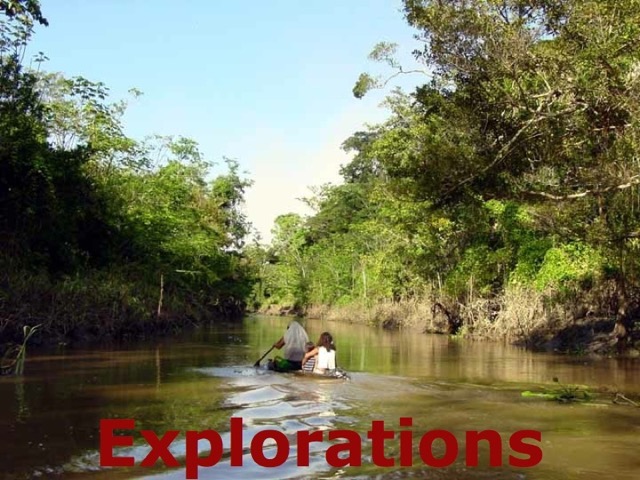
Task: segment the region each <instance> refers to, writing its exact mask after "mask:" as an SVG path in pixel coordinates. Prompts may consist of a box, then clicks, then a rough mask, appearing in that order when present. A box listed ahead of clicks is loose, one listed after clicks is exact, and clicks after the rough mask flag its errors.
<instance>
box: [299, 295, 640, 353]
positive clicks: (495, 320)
mask: <svg viewBox="0 0 640 480" xmlns="http://www.w3.org/2000/svg"><path fill="white" fill-rule="evenodd" d="M582 300H583V301H579V300H578V299H577V298H574V299H573V300H572V301H569V300H568V299H567V301H566V302H565V303H558V302H557V301H556V302H554V301H553V299H552V298H550V297H549V296H547V295H545V294H543V293H540V292H538V291H536V290H534V289H528V288H522V287H512V288H508V289H507V290H506V291H505V292H504V293H502V294H500V295H497V296H496V297H495V298H492V299H487V298H481V297H476V298H472V299H469V300H467V301H466V302H459V301H455V300H453V299H452V298H450V297H447V296H439V295H435V294H434V295H423V296H421V297H420V298H414V299H409V300H399V301H393V302H392V301H386V302H376V303H373V304H367V303H364V302H353V303H349V304H346V305H312V306H309V307H307V308H306V309H305V310H304V315H305V316H307V317H309V318H323V319H327V320H332V321H344V322H349V323H360V324H367V325H372V326H375V327H382V328H389V329H397V328H402V329H406V328H409V329H415V330H417V331H421V332H423V333H437V334H449V335H456V336H462V337H467V338H472V339H483V340H493V341H508V342H511V343H514V344H517V345H522V346H525V347H527V348H530V349H533V350H549V351H556V352H562V353H569V354H594V355H625V356H633V357H635V356H639V355H640V322H638V321H636V322H635V323H634V325H633V328H632V329H631V330H630V331H629V332H628V334H627V335H626V336H625V337H621V336H620V335H619V334H618V332H617V329H616V317H615V315H614V314H613V312H606V311H603V310H599V311H598V310H595V311H594V310H591V309H588V308H586V307H585V305H584V304H583V302H584V300H586V299H584V298H583V299H582Z"/></svg>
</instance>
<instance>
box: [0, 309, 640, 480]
mask: <svg viewBox="0 0 640 480" xmlns="http://www.w3.org/2000/svg"><path fill="white" fill-rule="evenodd" d="M288 321H289V320H288V319H285V318H275V317H248V318H246V319H245V320H244V321H243V322H241V323H237V324H226V325H223V324H221V325H219V326H216V327H213V328H208V329H203V330H201V331H197V332H191V333H189V334H185V335H183V336H181V337H175V338H171V339H163V340H158V341H155V342H152V343H139V344H135V345H134V344H131V345H127V346H126V347H119V348H115V347H112V348H92V349H87V350H82V349H73V350H67V351H60V352H56V353H48V354H43V353H38V352H30V354H29V356H28V359H27V363H26V367H25V376H24V377H22V378H15V377H0V479H1V480H8V479H18V480H21V479H32V478H47V479H48V478H54V479H58V478H59V479H96V480H99V479H111V478H113V479H131V478H151V479H162V480H174V479H184V478H185V476H186V474H185V468H184V467H183V466H181V467H178V468H165V467H163V466H162V465H161V463H160V462H159V463H158V464H156V466H154V467H148V468H146V467H141V466H139V465H138V464H139V463H140V461H141V460H142V459H143V458H145V456H146V455H147V454H148V453H149V451H150V448H149V446H148V444H147V442H146V441H145V440H144V438H142V437H141V435H140V434H139V433H138V432H139V430H143V429H146V430H153V431H155V432H156V433H157V434H158V436H161V435H162V434H164V432H166V431H167V430H179V431H180V432H181V433H180V434H179V435H178V437H177V438H176V440H175V441H173V442H172V444H171V446H170V450H171V452H172V454H173V455H174V456H175V457H176V458H177V459H178V461H179V462H180V464H181V465H182V464H184V456H185V450H186V442H185V437H184V432H185V431H187V430H198V431H202V430H207V429H212V430H215V431H217V432H219V434H220V435H221V437H222V439H223V444H224V449H225V450H224V452H223V455H222V458H221V460H220V461H219V462H218V463H217V464H216V465H214V466H211V467H201V468H200V469H199V478H201V479H218V478H220V479H228V478H241V479H242V478H246V479H254V478H255V479H257V478H260V479H283V478H351V479H365V478H378V479H396V478H398V479H400V478H427V479H436V480H437V479H463V478H464V479H514V480H515V479H517V480H529V479H530V480H535V479H550V480H555V479H558V480H560V479H563V480H564V479H584V480H590V479H594V480H595V479H601V478H603V477H605V476H606V477H609V478H615V479H623V480H624V479H629V480H631V479H636V480H637V479H640V408H635V407H633V406H630V405H629V406H625V405H615V404H613V403H612V401H611V400H612V398H613V394H612V393H607V392H615V391H620V392H624V393H625V394H627V395H638V394H639V393H640V381H639V380H640V361H638V360H630V359H626V360H620V359H618V360H616V359H599V360H593V359H587V358H575V357H573V358H572V357H565V356H559V355H552V354H541V353H531V352H527V351H525V350H523V349H519V348H516V347H512V346H506V345H502V344H497V343H489V342H472V341H466V340H460V339H451V338H447V337H445V336H433V335H422V334H419V333H416V332H403V331H400V332H388V331H383V330H377V329H374V328H370V327H366V326H360V325H349V324H346V323H336V324H333V323H328V322H322V321H319V320H318V321H314V320H308V321H306V322H304V323H305V326H306V328H307V330H308V331H309V333H310V336H311V337H312V338H313V339H315V338H317V337H318V336H319V334H320V333H321V332H322V331H324V330H329V331H331V332H332V333H333V334H334V337H335V339H336V344H337V347H338V362H339V365H340V366H342V367H344V368H345V369H347V370H348V371H349V372H350V374H351V380H350V381H334V380H324V379H321V380H317V379H310V378H301V377H300V376H297V375H293V374H275V373H272V372H268V371H266V370H263V369H254V368H253V367H252V365H253V363H254V362H255V361H256V360H257V359H258V358H259V357H260V356H261V355H262V354H263V353H264V352H265V351H266V350H268V349H269V347H270V346H271V344H272V343H273V342H274V341H275V340H277V338H278V337H279V336H280V335H281V334H282V332H283V330H284V328H285V327H286V324H287V322H288ZM270 356H272V355H270ZM263 364H264V362H263ZM554 377H557V378H558V379H559V380H560V382H562V383H563V384H571V385H582V386H584V387H586V388H588V389H589V390H590V391H591V392H600V393H597V394H596V395H595V399H594V401H592V402H590V403H587V404H558V403H556V402H553V401H548V400H544V399H541V398H526V397H523V396H522V395H521V392H522V391H524V390H532V391H543V390H545V389H553V388H557V384H555V383H554V382H553V378H554ZM231 417H241V418H242V421H243V428H242V442H243V443H242V457H240V458H242V466H231V464H230V463H231V462H230V457H229V450H228V448H229V438H230V433H229V432H230V427H229V424H230V418H231ZM402 417H409V418H411V419H412V423H413V425H412V427H400V426H399V419H400V418H402ZM116 418H117V419H122V418H132V419H134V420H135V427H136V428H135V431H134V432H131V431H120V432H119V433H121V434H131V435H133V437H134V444H133V446H131V447H116V448H115V449H114V454H115V455H116V456H133V457H134V458H135V462H136V466H134V467H131V468H129V467H114V468H101V467H100V454H99V448H100V438H99V423H100V420H101V419H116ZM376 420H382V421H384V422H385V427H386V428H387V429H389V430H394V431H399V430H405V431H406V430H412V431H413V439H414V441H413V450H412V458H413V460H412V462H411V463H413V465H411V466H399V460H396V466H394V467H381V466H377V465H375V462H374V461H373V459H372V451H371V442H370V441H369V440H367V431H368V430H369V429H370V428H371V425H372V422H373V421H376ZM266 429H272V430H278V431H280V432H283V433H284V434H285V435H286V438H287V439H289V440H290V444H291V449H290V452H289V455H288V457H287V459H286V461H284V463H283V464H282V465H280V466H278V467H262V466H259V465H258V464H257V463H256V462H255V461H254V460H253V458H252V456H251V452H250V449H249V446H250V443H251V439H252V438H253V436H254V435H255V434H256V433H257V432H260V431H263V430H266ZM336 429H343V430H350V431H354V432H357V433H358V434H359V435H360V436H361V438H362V454H361V458H362V465H361V466H355V467H349V466H347V467H341V468H337V467H332V466H331V465H330V464H329V461H328V460H327V458H326V456H325V455H326V451H327V449H328V448H329V447H330V446H331V445H332V442H329V441H328V439H327V437H326V436H324V437H323V438H324V440H325V441H324V442H316V443H312V444H311V445H310V453H309V466H305V467H302V466H298V465H297V450H296V438H297V433H298V432H301V431H318V430H320V431H323V432H325V433H326V432H328V431H332V430H336ZM434 429H442V430H447V431H449V432H452V433H453V434H454V435H455V437H456V439H457V440H458V443H459V455H458V457H457V460H456V461H455V462H454V463H453V464H452V465H451V466H448V467H446V468H434V467H430V466H427V465H425V463H424V462H423V460H422V458H421V456H420V452H419V449H418V445H419V442H420V438H421V437H422V435H423V434H425V433H426V432H428V431H431V430H434ZM487 429H490V430H495V431H497V432H499V434H500V436H501V438H502V439H503V451H502V459H503V462H502V466H493V467H491V466H489V460H488V459H489V453H490V452H489V450H488V447H487V445H486V444H481V448H480V461H479V466H477V467H475V466H467V465H466V463H465V443H464V442H465V432H467V431H470V430H487ZM519 430H537V431H540V432H541V435H542V441H541V442H540V444H539V447H540V449H541V451H542V455H543V457H542V461H541V462H540V463H539V464H538V465H537V466H535V467H532V468H517V467H512V466H509V463H508V458H509V455H510V453H512V452H511V451H510V449H509V442H508V440H509V437H510V435H511V434H513V433H514V432H516V431H519ZM534 443H535V442H534ZM384 447H385V449H384V453H383V454H384V455H385V456H386V457H388V458H396V459H398V458H399V449H400V443H399V440H398V437H395V438H394V439H390V440H386V441H385V443H384ZM200 450H201V453H200V454H201V455H202V456H206V455H207V454H208V452H207V443H206V442H201V443H200ZM433 452H434V455H435V456H437V457H438V456H440V457H441V456H442V455H444V454H445V447H444V444H443V443H442V442H441V441H437V442H435V443H434V444H433ZM275 454H276V446H275V445H274V444H272V443H270V442H267V443H265V451H264V455H265V456H266V457H267V458H271V457H273V456H274V455H275Z"/></svg>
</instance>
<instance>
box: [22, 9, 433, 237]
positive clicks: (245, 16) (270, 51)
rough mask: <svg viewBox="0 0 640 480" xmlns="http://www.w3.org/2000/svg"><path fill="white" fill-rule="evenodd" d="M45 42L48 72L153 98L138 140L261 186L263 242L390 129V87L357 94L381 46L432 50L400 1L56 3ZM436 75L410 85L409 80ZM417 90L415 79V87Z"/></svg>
mask: <svg viewBox="0 0 640 480" xmlns="http://www.w3.org/2000/svg"><path fill="white" fill-rule="evenodd" d="M41 4H42V10H43V13H44V15H45V17H46V18H47V19H48V20H49V23H50V26H49V27H47V28H43V27H38V28H37V30H36V35H35V37H34V39H33V41H32V43H31V47H30V50H31V51H33V52H37V51H43V52H44V53H45V54H46V55H47V56H48V57H49V59H50V60H49V61H48V62H47V64H46V65H45V68H46V69H47V70H49V71H60V72H63V73H64V74H65V75H67V76H75V75H82V76H84V77H86V78H88V79H90V80H93V81H102V82H104V83H105V84H106V85H107V86H108V87H109V88H110V89H111V92H112V94H113V97H114V98H115V99H117V98H122V97H125V96H126V92H127V91H128V89H129V88H132V87H135V88H138V89H140V90H141V91H142V92H143V93H144V95H143V96H142V97H140V98H139V99H137V100H135V101H134V102H132V104H131V105H130V107H129V110H128V112H127V114H126V116H125V118H124V123H125V130H126V132H127V134H129V135H130V136H132V137H134V138H143V137H144V136H146V135H150V134H161V135H183V136H187V137H190V138H193V139H194V140H196V141H197V142H198V143H199V144H200V147H201V150H202V151H203V152H204V154H205V155H206V156H207V158H208V159H210V160H214V161H221V160H222V157H223V156H226V157H231V158H234V159H236V160H238V162H239V163H240V165H241V168H242V170H243V171H246V172H247V173H248V177H249V178H251V179H252V180H253V181H254V186H253V187H252V188H251V190H250V191H249V192H247V195H246V206H245V210H246V212H247V215H248V216H249V220H250V221H251V222H252V223H253V225H254V226H255V227H256V228H257V229H258V231H260V233H261V234H262V236H263V238H264V239H265V240H268V239H269V238H270V233H269V232H270V229H271V227H272V224H273V220H274V218H275V217H276V216H277V215H278V214H281V213H287V212H290V211H296V212H299V213H306V210H305V207H304V206H303V204H302V203H301V202H299V201H298V200H296V199H297V198H300V197H302V196H308V195H310V192H309V187H310V186H312V185H319V184H322V183H326V182H334V183H335V182H338V181H339V174H338V170H339V167H340V165H341V164H343V163H345V162H347V161H348V157H347V156H346V155H345V154H344V152H342V151H341V150H340V144H341V143H342V142H343V141H344V140H345V139H346V138H347V137H348V136H349V135H350V134H351V133H353V132H354V131H356V130H358V129H361V128H362V127H363V125H364V124H365V123H376V122H379V121H382V120H383V119H384V117H385V115H386V112H385V111H384V110H382V109H380V108H379V107H378V105H379V103H380V102H381V101H382V99H383V97H384V92H373V94H371V95H368V96H367V97H365V99H363V100H357V99H355V98H354V97H353V95H352V93H351V89H352V87H353V85H354V83H355V81H356V79H357V77H358V75H359V74H360V73H361V72H363V71H372V72H376V71H378V72H379V71H383V70H382V67H381V66H378V65H375V64H373V63H372V62H370V61H369V60H368V59H367V55H368V54H369V52H370V51H371V49H372V48H373V46H374V45H375V44H376V43H377V42H379V41H392V42H396V43H398V44H400V45H401V47H402V48H403V51H404V54H403V56H402V58H403V61H405V62H409V63H410V62H411V60H412V59H411V56H410V52H411V50H412V49H414V48H416V47H417V46H418V44H417V43H416V42H415V41H414V40H413V38H412V35H413V33H414V32H413V31H412V29H411V28H410V27H409V26H408V25H407V24H406V22H405V21H404V19H403V16H402V12H401V11H400V9H401V2H400V0H304V1H303V0H245V1H238V0H189V1H182V2H179V1H175V0H171V1H169V0H90V1H88V0H42V2H41ZM412 81H424V78H422V79H413V80H404V84H405V85H407V84H408V83H407V82H412ZM409 84H410V83H409Z"/></svg>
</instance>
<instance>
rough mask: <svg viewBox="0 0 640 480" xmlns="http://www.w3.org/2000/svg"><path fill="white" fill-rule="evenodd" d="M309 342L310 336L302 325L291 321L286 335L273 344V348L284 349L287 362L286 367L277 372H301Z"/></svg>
mask: <svg viewBox="0 0 640 480" xmlns="http://www.w3.org/2000/svg"><path fill="white" fill-rule="evenodd" d="M308 341H309V336H308V335H307V332H306V331H305V329H304V328H303V327H302V325H300V324H299V323H298V322H296V321H295V320H293V321H291V323H289V326H288V327H287V331H286V332H285V333H284V335H283V336H282V337H281V338H280V340H278V341H277V342H276V343H274V344H273V347H274V348H277V349H278V350H280V349H281V348H282V347H284V358H285V360H286V365H283V366H281V367H280V368H276V370H282V371H289V370H300V369H301V368H302V364H303V363H304V362H301V360H302V357H303V356H304V352H305V344H306V343H307V342H308Z"/></svg>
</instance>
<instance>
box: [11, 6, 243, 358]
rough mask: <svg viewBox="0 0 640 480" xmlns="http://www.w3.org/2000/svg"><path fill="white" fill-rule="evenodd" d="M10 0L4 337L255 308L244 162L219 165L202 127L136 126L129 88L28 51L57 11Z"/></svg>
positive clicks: (139, 330) (51, 335)
mask: <svg viewBox="0 0 640 480" xmlns="http://www.w3.org/2000/svg"><path fill="white" fill-rule="evenodd" d="M0 10H1V11H2V13H3V14H4V15H2V19H1V20H0V344H3V343H7V342H8V341H10V340H13V341H19V340H22V337H23V335H22V334H23V328H24V327H26V326H34V325H39V326H40V331H39V333H40V335H39V336H40V337H41V338H47V339H49V340H54V341H57V340H60V341H68V340H86V339H91V338H94V339H95V338H100V339H109V338H111V339H114V338H123V337H128V336H134V335H135V336H138V335H140V334H144V333H145V332H150V331H158V330H159V331H172V330H175V329H178V328H182V327H184V326H185V325H190V324H194V323H199V322H202V321H207V320H210V319H213V318H220V317H231V316H237V315H241V314H242V313H243V312H244V306H245V300H246V298H247V296H248V294H249V293H250V291H251V285H252V282H253V280H252V279H253V273H252V270H251V269H250V268H249V266H248V262H247V260H246V258H245V257H244V255H243V251H242V249H243V244H244V241H245V237H246V236H247V234H248V230H249V224H248V222H247V220H246V218H245V216H244V214H243V213H242V211H241V209H240V206H241V204H242V201H243V195H244V192H245V189H246V188H247V187H248V186H249V185H250V181H249V180H247V179H246V178H245V177H244V175H243V174H242V173H241V172H240V171H239V167H238V164H237V163H236V162H235V161H233V160H228V159H227V160H225V162H224V163H223V164H222V165H221V166H218V169H217V170H218V172H219V173H218V175H213V171H214V169H215V167H214V164H213V163H212V162H211V161H210V160H208V159H206V158H204V157H203V155H202V154H201V152H200V151H199V149H198V145H197V143H196V142H195V141H194V140H192V139H189V138H183V137H160V136H153V135H150V136H149V137H148V138H145V139H143V140H134V139H132V138H128V137H127V136H126V135H125V133H124V129H123V125H122V116H123V114H124V112H125V109H126V107H127V101H128V99H127V100H114V99H112V98H111V96H110V95H109V89H108V88H107V86H105V85H104V84H103V83H101V82H95V81H91V80H88V79H85V78H82V77H74V78H68V77H66V76H64V74H61V73H58V72H47V71H46V69H45V68H46V57H45V56H44V55H43V54H39V55H37V56H36V58H34V59H30V58H25V52H26V48H27V45H28V43H29V40H30V38H31V36H32V35H33V31H34V26H35V25H38V24H40V25H45V26H46V25H47V24H48V22H47V20H46V18H45V17H44V16H43V13H42V11H41V9H40V3H39V2H38V1H34V0H0ZM130 93H131V95H132V97H136V96H138V95H140V92H139V91H137V90H135V89H133V90H131V92H130ZM220 167H222V168H220ZM0 353H1V352H0Z"/></svg>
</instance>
